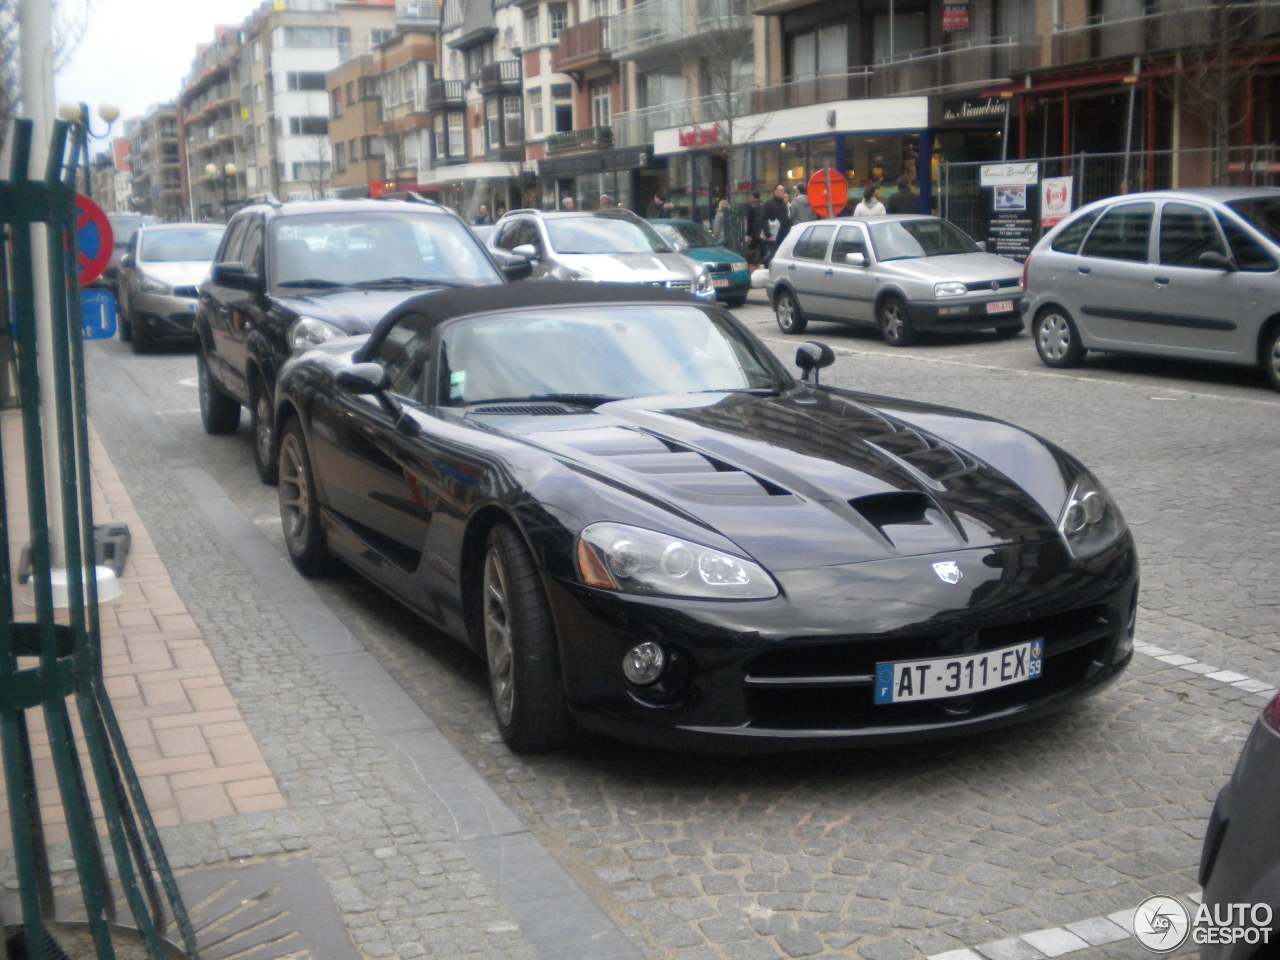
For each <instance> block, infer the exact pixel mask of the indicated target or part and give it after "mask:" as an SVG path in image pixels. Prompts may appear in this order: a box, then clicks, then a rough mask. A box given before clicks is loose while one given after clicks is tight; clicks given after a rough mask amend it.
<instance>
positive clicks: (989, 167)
mask: <svg viewBox="0 0 1280 960" xmlns="http://www.w3.org/2000/svg"><path fill="white" fill-rule="evenodd" d="M981 178H982V179H981V180H980V181H979V183H980V184H981V186H984V187H1005V186H1024V187H1026V186H1030V185H1031V184H1033V183H1038V182H1039V180H1040V165H1039V164H1038V163H1036V161H1034V160H1028V161H1026V162H1023V163H984V164H983V165H982V168H981Z"/></svg>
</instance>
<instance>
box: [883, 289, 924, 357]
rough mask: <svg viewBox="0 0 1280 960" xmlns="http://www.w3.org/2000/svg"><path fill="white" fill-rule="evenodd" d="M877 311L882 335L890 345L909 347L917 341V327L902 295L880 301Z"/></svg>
mask: <svg viewBox="0 0 1280 960" xmlns="http://www.w3.org/2000/svg"><path fill="white" fill-rule="evenodd" d="M877 313H878V317H877V319H878V320H879V321H880V336H881V337H883V338H884V342H885V343H887V344H889V346H891V347H909V346H911V344H913V343H915V342H916V328H915V327H914V326H912V324H911V314H910V313H908V312H907V305H906V304H905V303H904V302H903V300H902V298H901V297H896V296H888V297H885V298H884V299H883V300H882V301H880V309H879V310H878V311H877Z"/></svg>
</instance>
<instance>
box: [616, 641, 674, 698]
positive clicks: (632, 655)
mask: <svg viewBox="0 0 1280 960" xmlns="http://www.w3.org/2000/svg"><path fill="white" fill-rule="evenodd" d="M666 666H667V655H666V653H665V652H663V649H662V647H660V646H659V645H658V644H656V643H653V642H652V641H646V642H644V643H639V644H636V645H635V646H634V647H632V648H631V649H630V650H628V651H627V654H626V656H624V657H623V658H622V675H623V676H624V677H626V678H627V679H628V680H630V681H631V682H632V683H634V684H637V685H638V686H642V687H643V686H647V685H648V684H650V683H653V682H654V681H655V680H657V679H658V678H659V677H660V676H662V671H663V670H665V669H666Z"/></svg>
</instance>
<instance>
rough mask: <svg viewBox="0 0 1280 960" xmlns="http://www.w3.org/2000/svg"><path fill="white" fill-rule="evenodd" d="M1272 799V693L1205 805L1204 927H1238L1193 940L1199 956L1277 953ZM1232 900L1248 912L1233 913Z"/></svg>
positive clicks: (1278, 777)
mask: <svg viewBox="0 0 1280 960" xmlns="http://www.w3.org/2000/svg"><path fill="white" fill-rule="evenodd" d="M1277 797H1280V694H1276V695H1275V696H1274V697H1272V699H1271V702H1270V703H1269V704H1267V706H1266V708H1265V709H1264V710H1263V711H1262V715H1261V716H1259V717H1258V719H1257V721H1256V722H1255V723H1254V725H1253V730H1252V731H1251V732H1250V734H1249V739H1248V740H1246V741H1245V745H1244V749H1243V750H1242V751H1241V752H1240V758H1239V759H1238V760H1237V761H1236V768H1235V772H1233V773H1232V775H1231V780H1230V781H1229V782H1228V783H1227V785H1226V786H1225V787H1223V788H1222V791H1221V792H1220V793H1219V794H1218V799H1217V802H1216V803H1215V804H1214V805H1213V814H1212V816H1211V817H1210V819H1209V829H1208V831H1207V832H1206V833H1205V838H1204V851H1203V853H1202V854H1201V856H1200V885H1201V886H1202V887H1204V897H1203V903H1204V907H1205V908H1206V910H1207V913H1208V917H1209V918H1210V919H1211V921H1212V923H1211V926H1213V927H1215V928H1219V929H1221V928H1222V927H1229V926H1234V927H1235V930H1236V931H1241V932H1239V933H1235V935H1234V936H1232V935H1222V934H1216V935H1214V936H1203V935H1202V936H1201V937H1199V938H1198V939H1199V940H1200V942H1201V944H1202V945H1201V948H1200V956H1201V957H1202V958H1204V960H1262V958H1264V957H1275V956H1276V955H1277V951H1278V950H1280V922H1277V921H1280V818H1278V817H1277V816H1276V798H1277ZM1238 904H1239V905H1248V906H1249V907H1253V909H1246V910H1244V911H1240V910H1238V909H1236V907H1235V905H1238ZM1242 914H1243V916H1242ZM1223 921H1227V922H1225V923H1224V922H1223ZM1251 930H1252V931H1254V932H1252V933H1251V932H1249V931H1251Z"/></svg>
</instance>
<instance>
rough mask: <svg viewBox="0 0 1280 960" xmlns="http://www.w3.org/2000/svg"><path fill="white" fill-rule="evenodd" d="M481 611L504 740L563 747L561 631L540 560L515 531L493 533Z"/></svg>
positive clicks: (566, 730) (502, 527) (500, 528)
mask: <svg viewBox="0 0 1280 960" xmlns="http://www.w3.org/2000/svg"><path fill="white" fill-rule="evenodd" d="M479 606H480V617H481V627H482V629H483V631H484V650H485V659H486V661H487V662H488V666H489V690H490V693H491V695H492V697H493V712H494V716H495V717H496V718H497V721H498V729H499V730H500V731H501V733H502V739H503V740H505V741H506V743H507V746H509V747H510V748H511V749H512V750H550V749H554V748H556V747H560V746H563V745H564V744H565V743H566V742H567V741H568V739H569V735H570V732H571V730H572V721H571V720H570V718H569V711H568V707H567V705H566V703H565V697H564V687H563V683H562V682H561V679H560V655H559V650H558V645H557V642H556V636H555V629H554V627H553V626H552V623H551V614H550V611H548V609H547V602H546V598H545V597H544V596H543V593H542V585H541V583H539V581H538V571H537V570H536V568H535V567H534V563H533V556H532V555H531V554H530V553H529V548H528V547H527V546H525V543H524V541H523V540H522V539H521V538H520V535H519V534H518V533H517V532H516V530H515V529H514V528H513V527H511V526H509V525H508V524H505V523H500V524H498V525H497V526H495V527H494V528H493V530H492V531H490V533H489V542H488V544H487V545H486V547H485V554H484V570H483V573H482V575H481V578H480V597H479Z"/></svg>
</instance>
